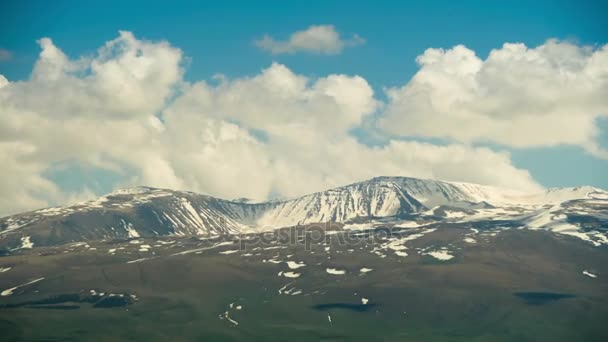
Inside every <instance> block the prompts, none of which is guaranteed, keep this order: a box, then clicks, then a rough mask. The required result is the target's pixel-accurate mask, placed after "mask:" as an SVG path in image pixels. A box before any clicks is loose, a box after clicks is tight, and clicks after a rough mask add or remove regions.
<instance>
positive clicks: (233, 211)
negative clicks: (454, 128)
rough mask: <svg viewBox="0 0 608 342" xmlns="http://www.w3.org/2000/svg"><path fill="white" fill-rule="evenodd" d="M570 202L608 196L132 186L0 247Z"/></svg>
mask: <svg viewBox="0 0 608 342" xmlns="http://www.w3.org/2000/svg"><path fill="white" fill-rule="evenodd" d="M571 201H574V202H577V201H578V202H581V201H582V202H584V203H583V204H584V206H585V208H584V209H581V210H582V212H585V210H590V211H589V212H593V213H594V214H593V215H596V214H597V215H599V216H597V215H596V216H597V217H600V219H601V220H603V219H604V217H603V216H602V215H603V214H602V213H601V211H602V210H603V207H602V208H601V210H599V211H598V210H596V209H593V208H595V207H594V205H595V204H594V203H592V202H593V201H600V202H601V203H602V205H603V203H604V201H605V202H607V203H608V192H606V191H604V190H601V189H597V188H593V187H575V188H558V189H548V190H546V191H544V192H542V193H540V194H539V193H532V194H527V193H523V192H521V191H514V190H510V189H503V188H497V187H492V186H485V185H479V184H473V183H460V182H446V181H435V180H425V179H417V178H411V177H390V176H382V177H374V178H372V179H369V180H366V181H360V182H355V183H351V184H347V185H343V186H340V187H336V188H331V189H327V190H324V191H319V192H315V193H311V194H308V195H304V196H300V197H296V198H292V199H284V200H278V201H265V202H253V203H252V202H250V201H242V200H241V201H235V200H226V199H221V198H217V197H213V196H209V195H205V194H198V193H194V192H190V191H176V190H170V189H159V188H152V187H147V186H137V187H133V188H123V189H118V190H115V191H113V192H111V193H109V194H106V195H104V196H101V197H99V198H97V199H95V200H91V201H86V202H81V203H78V204H75V205H71V206H61V207H51V208H45V209H40V210H35V211H31V212H26V213H21V214H16V215H12V216H8V217H4V218H2V219H0V248H2V246H4V247H5V248H9V249H14V248H19V246H23V245H24V243H23V241H22V239H23V238H25V237H28V239H30V240H31V241H32V242H33V243H34V245H54V244H61V243H66V242H74V241H82V240H85V241H86V240H92V239H115V238H136V237H151V236H165V235H178V236H188V235H192V236H215V235H221V234H240V233H249V232H260V231H265V230H272V229H277V228H282V227H289V226H296V225H305V224H312V223H318V222H328V221H329V222H338V223H342V224H348V223H349V222H351V221H352V220H357V221H364V222H372V221H373V220H375V219H378V218H385V219H386V218H391V219H392V220H394V221H399V220H403V219H406V218H407V219H410V220H422V221H425V220H426V221H429V220H435V222H441V220H448V221H453V220H454V219H455V218H456V217H462V216H463V215H465V216H467V217H469V218H479V219H484V217H485V216H488V217H500V215H503V216H504V215H507V214H505V213H510V214H509V215H507V218H508V219H512V220H518V221H522V222H524V221H525V220H526V219H528V220H529V221H530V219H529V218H527V217H526V216H525V215H526V213H532V212H534V213H535V214H534V215H537V216H538V215H541V216H542V215H544V214H543V213H542V212H539V210H540V211H542V210H549V209H546V208H545V207H552V209H551V210H553V211H551V213H553V212H559V210H561V207H562V206H564V207H566V206H568V207H576V205H566V204H564V203H568V202H571ZM587 202H589V203H587ZM579 204H580V203H579ZM553 207H556V208H553ZM492 208H494V209H492ZM588 208H592V209H588ZM499 209H500V210H499ZM488 210H494V211H492V212H486V211H488ZM501 210H502V211H501ZM573 210H574V209H573ZM511 211H512V212H511ZM579 211H580V210H579ZM596 212H599V213H596ZM484 215H485V216H484ZM553 216H555V215H553ZM553 216H551V217H553ZM596 216H594V217H596ZM534 222H535V226H534V227H535V228H543V227H545V225H547V224H549V223H551V220H549V221H547V220H545V219H543V220H541V221H539V220H535V221H534ZM537 222H542V223H543V224H541V225H539V224H537ZM560 227H561V226H560ZM30 240H28V241H30ZM25 245H29V244H25Z"/></svg>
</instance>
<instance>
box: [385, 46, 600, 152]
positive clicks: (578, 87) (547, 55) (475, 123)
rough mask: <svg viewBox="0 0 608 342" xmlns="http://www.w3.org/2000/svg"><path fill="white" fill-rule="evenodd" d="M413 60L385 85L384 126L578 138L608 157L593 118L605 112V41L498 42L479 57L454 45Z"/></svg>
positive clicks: (517, 139)
mask: <svg viewBox="0 0 608 342" xmlns="http://www.w3.org/2000/svg"><path fill="white" fill-rule="evenodd" d="M417 61H418V63H419V64H420V70H419V71H418V73H417V74H416V75H415V76H414V77H413V78H412V80H411V81H410V82H409V83H407V84H405V85H404V86H403V87H400V88H393V89H389V91H388V94H389V97H390V100H389V103H388V106H387V109H386V113H385V118H384V120H383V121H382V122H381V126H382V127H383V128H384V129H386V130H387V131H389V132H391V133H394V134H397V135H416V136H424V137H439V138H448V139H452V140H454V141H457V142H463V143H471V142H495V143H499V144H503V145H506V146H512V147H516V148H525V147H542V146H555V145H560V144H568V145H577V146H581V147H583V148H585V149H586V150H587V151H588V152H590V153H592V154H595V155H597V156H603V157H608V154H607V153H606V151H604V150H602V149H601V148H600V147H599V146H598V144H597V142H596V137H597V135H598V134H599V130H598V128H597V126H596V120H597V119H598V118H600V117H606V116H608V97H606V94H608V45H605V46H603V47H600V48H597V49H594V48H591V47H586V46H577V45H574V44H572V43H568V42H560V41H556V40H549V41H547V42H546V43H545V44H543V45H540V46H538V47H536V48H528V47H526V46H525V45H523V44H504V45H503V46H502V48H500V49H496V50H492V51H491V52H490V54H489V56H488V57H487V58H486V59H485V60H482V59H480V58H479V57H478V56H476V55H475V53H474V52H473V51H471V50H469V49H467V48H466V47H464V46H462V45H459V46H456V47H454V48H452V49H449V50H443V49H428V50H426V51H425V52H424V54H423V55H421V56H419V57H418V59H417Z"/></svg>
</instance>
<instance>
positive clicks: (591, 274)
mask: <svg viewBox="0 0 608 342" xmlns="http://www.w3.org/2000/svg"><path fill="white" fill-rule="evenodd" d="M583 274H584V275H586V276H588V277H591V278H597V274H593V273H591V272H589V271H587V270H584V271H583Z"/></svg>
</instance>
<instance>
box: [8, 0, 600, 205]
mask: <svg viewBox="0 0 608 342" xmlns="http://www.w3.org/2000/svg"><path fill="white" fill-rule="evenodd" d="M0 22H2V29H1V30H0V75H1V76H0V120H1V122H2V125H1V127H0V162H2V164H3V165H4V171H3V174H2V176H3V177H2V180H0V198H1V199H0V215H2V214H10V213H15V212H19V211H24V210H31V209H35V208H40V207H45V206H48V205H56V204H66V203H70V202H74V201H80V200H84V199H89V198H93V197H95V196H98V195H101V194H104V193H107V192H110V191H112V190H114V189H116V188H118V187H125V186H134V185H149V186H157V187H168V188H175V189H184V190H192V191H197V192H202V193H208V194H211V195H214V196H219V197H224V198H236V197H251V198H257V199H264V198H269V197H275V196H286V197H290V196H296V195H300V194H305V193H309V192H313V191H318V190H323V189H326V188H329V187H333V186H338V185H343V184H346V183H350V182H354V181H359V180H363V179H366V178H371V177H373V176H379V175H395V176H412V177H421V178H435V179H443V180H449V181H466V182H474V183H481V184H488V185H495V186H502V187H509V188H517V189H522V190H526V191H539V190H540V189H542V188H545V187H562V186H579V185H593V186H596V187H600V188H605V189H606V188H608V177H607V176H606V175H608V151H607V150H608V97H606V96H605V95H606V94H608V47H606V44H607V43H608V29H606V25H605V23H606V22H608V4H607V3H606V2H605V1H535V2H530V1H509V2H498V1H407V2H396V1H373V2H372V1H306V2H295V1H290V2H285V1H265V2H264V1H257V2H253V1H221V2H219V1H218V2H211V1H205V2H184V1H172V2H171V5H167V3H166V2H160V1H103V2H101V1H96V2H93V1H11V0H9V1H3V2H2V3H1V4H0Z"/></svg>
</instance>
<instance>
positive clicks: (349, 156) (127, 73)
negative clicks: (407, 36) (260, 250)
mask: <svg viewBox="0 0 608 342" xmlns="http://www.w3.org/2000/svg"><path fill="white" fill-rule="evenodd" d="M40 45H41V47H42V52H41V55H40V58H39V60H38V62H37V63H36V66H35V68H34V71H33V73H32V77H31V78H30V79H28V80H25V81H15V82H5V83H6V84H5V85H4V86H3V87H2V88H1V89H0V120H1V122H2V125H0V163H2V165H3V173H2V176H3V177H2V179H1V180H0V198H1V199H2V200H1V202H0V213H3V214H8V213H14V212H18V211H23V210H27V209H34V208H38V207H42V206H45V205H48V204H57V203H60V204H63V203H66V202H67V201H70V200H73V199H75V198H82V197H86V196H90V191H89V190H87V189H86V188H84V189H82V191H79V192H77V193H70V192H68V191H65V190H64V189H62V188H61V187H60V186H59V185H58V184H55V183H53V182H52V181H51V180H49V179H47V178H46V177H45V176H44V175H45V172H46V171H48V170H49V169H50V168H52V167H53V166H54V165H58V164H62V163H70V164H74V163H75V164H77V165H80V166H82V167H83V168H103V169H108V170H114V171H116V172H117V173H119V174H121V175H123V182H122V184H120V185H121V186H125V185H136V184H146V185H150V186H157V187H168V188H175V189H185V190H191V191H198V192H204V193H208V194H211V195H215V196H219V197H224V198H236V197H252V198H260V199H261V198H266V197H268V196H269V195H270V194H278V195H283V196H296V195H301V194H304V193H309V192H312V191H317V190H322V189H325V188H328V187H332V186H337V185H343V184H346V183H349V182H353V181H358V180H363V179H367V178H371V177H374V176H379V175H406V176H413V177H423V178H437V179H445V180H454V181H469V182H476V183H482V184H492V185H501V186H507V187H514V188H527V189H530V188H538V185H537V183H536V182H535V181H534V180H533V179H532V178H531V177H530V175H529V174H528V172H527V171H525V170H521V169H518V168H516V167H514V166H513V165H512V163H511V160H510V156H509V155H508V154H507V153H505V152H500V151H498V152H497V151H494V150H491V149H487V148H473V147H469V146H466V145H463V144H459V143H454V144H450V145H447V146H437V145H433V144H430V143H419V142H407V141H398V140H394V141H389V142H388V144H386V145H385V146H383V147H370V146H366V145H363V144H361V143H359V142H358V141H357V140H356V139H355V138H353V137H352V136H351V135H349V133H348V132H349V130H350V129H352V128H353V127H357V126H359V125H360V124H361V122H362V121H364V120H366V119H369V118H370V116H371V114H373V113H376V112H377V111H378V110H380V109H381V103H380V102H379V101H378V100H377V99H376V97H375V96H374V92H373V90H372V88H371V87H370V86H369V84H368V83H367V81H366V80H365V79H363V78H362V77H359V76H349V75H328V76H326V77H320V78H316V79H309V78H307V77H305V76H302V75H298V74H296V73H294V72H293V71H291V70H290V69H289V68H287V67H286V66H284V65H281V64H272V65H271V66H270V67H268V68H267V69H264V70H262V71H261V72H260V73H259V74H257V75H255V76H252V77H244V78H235V79H227V78H223V79H222V81H221V82H219V84H216V85H212V84H209V83H207V82H204V81H199V82H195V83H187V82H185V81H184V80H183V78H182V74H183V70H182V68H181V63H182V54H181V51H180V50H179V49H176V48H174V47H172V46H170V45H169V44H168V43H166V42H147V41H142V40H138V39H136V38H135V37H133V35H132V34H130V33H128V32H121V33H120V36H119V37H118V38H117V39H115V40H112V41H110V42H108V43H107V44H105V45H104V46H103V47H102V48H100V49H99V51H98V52H97V54H96V55H94V56H90V57H86V58H80V59H76V60H74V59H70V58H69V57H68V56H66V55H65V54H64V53H63V52H61V50H59V49H58V48H57V47H56V46H54V45H53V43H52V41H51V40H50V39H42V40H40ZM254 132H257V133H254ZM260 132H261V133H260ZM259 134H263V135H264V136H265V138H264V139H258V138H256V137H257V136H258V135H259Z"/></svg>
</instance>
